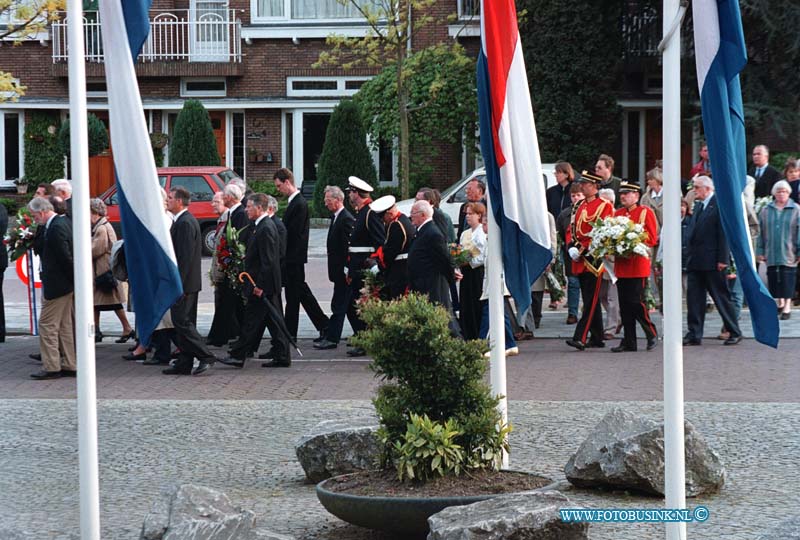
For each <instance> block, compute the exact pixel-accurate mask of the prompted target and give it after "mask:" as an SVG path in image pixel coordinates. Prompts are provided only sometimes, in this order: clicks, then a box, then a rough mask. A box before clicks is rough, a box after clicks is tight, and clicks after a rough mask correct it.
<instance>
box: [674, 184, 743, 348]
mask: <svg viewBox="0 0 800 540" xmlns="http://www.w3.org/2000/svg"><path fill="white" fill-rule="evenodd" d="M693 183H694V190H695V193H697V197H696V199H695V200H696V201H697V202H696V203H695V208H694V213H693V214H692V221H691V222H690V223H689V231H688V233H687V235H688V258H687V261H686V271H687V272H686V308H687V315H686V322H687V327H688V332H687V333H686V336H684V338H683V344H684V345H700V344H701V343H702V340H703V324H704V322H705V316H706V293H708V294H710V295H711V298H712V299H713V300H714V304H715V305H716V306H717V311H718V312H719V315H720V317H721V318H722V322H723V323H724V324H725V328H726V329H727V330H728V331H729V332H730V337H729V338H728V339H727V340H725V345H736V344H737V343H739V342H740V341H741V340H742V332H741V330H740V329H739V321H738V320H736V317H735V315H734V311H733V306H732V305H731V296H730V290H729V289H728V285H727V283H726V273H727V272H726V269H727V267H728V265H730V251H729V249H728V242H727V240H726V239H725V233H724V231H723V230H722V223H721V221H720V218H719V208H718V207H717V198H716V197H715V196H714V184H713V182H712V181H711V178H709V177H708V176H698V177H696V178H695V179H694V182H693Z"/></svg>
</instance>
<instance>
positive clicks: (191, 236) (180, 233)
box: [162, 187, 216, 375]
mask: <svg viewBox="0 0 800 540" xmlns="http://www.w3.org/2000/svg"><path fill="white" fill-rule="evenodd" d="M191 200H192V196H191V194H190V193H189V192H188V191H187V190H186V188H183V187H176V188H173V189H171V190H170V192H169V194H168V195H167V210H169V211H170V213H171V214H172V219H173V224H172V228H171V229H170V236H171V237H172V246H173V248H174V249H175V259H176V262H177V263H178V273H179V274H180V276H181V285H182V286H183V295H182V296H181V297H180V298H179V299H178V301H177V302H175V304H174V305H173V306H172V309H171V310H170V315H171V316H172V324H173V326H174V327H175V343H176V345H177V346H178V348H179V349H180V353H179V354H178V358H177V360H176V361H175V365H173V366H172V367H170V368H167V369H165V370H163V371H162V373H164V374H165V375H199V374H201V373H204V372H205V371H208V368H210V367H211V366H212V365H213V364H214V362H215V361H216V358H215V357H214V355H213V354H212V353H211V351H209V350H208V347H206V344H205V340H203V338H202V337H200V334H199V333H198V332H197V328H196V326H195V325H196V323H197V294H198V293H199V292H200V290H201V289H202V288H203V286H202V271H201V270H200V256H201V254H202V251H203V239H202V236H201V235H200V224H198V223H197V219H195V217H194V216H193V215H192V214H190V213H189V211H188V208H189V203H190V202H191ZM195 358H197V359H198V360H199V361H200V364H199V365H198V366H197V368H195V369H194V371H192V365H193V364H194V359H195Z"/></svg>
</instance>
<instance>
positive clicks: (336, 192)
mask: <svg viewBox="0 0 800 540" xmlns="http://www.w3.org/2000/svg"><path fill="white" fill-rule="evenodd" d="M325 195H330V196H331V197H333V198H334V199H336V200H337V201H344V191H342V188H340V187H339V186H325Z"/></svg>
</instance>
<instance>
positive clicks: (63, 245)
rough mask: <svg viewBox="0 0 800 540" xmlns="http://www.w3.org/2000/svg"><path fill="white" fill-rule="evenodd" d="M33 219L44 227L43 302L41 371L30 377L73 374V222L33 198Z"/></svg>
mask: <svg viewBox="0 0 800 540" xmlns="http://www.w3.org/2000/svg"><path fill="white" fill-rule="evenodd" d="M28 209H29V210H30V211H31V214H32V215H33V219H34V220H35V221H36V223H38V224H39V228H40V229H43V231H44V232H43V233H42V241H41V245H40V246H41V252H40V255H41V264H42V270H41V278H42V296H43V298H44V304H43V305H42V312H41V314H40V316H39V348H40V349H41V355H42V370H41V371H39V372H37V373H33V374H32V375H31V378H33V379H37V380H42V379H57V378H59V377H65V376H66V377H74V376H75V373H76V369H77V367H76V366H77V363H76V359H75V340H74V334H75V329H74V327H73V325H74V317H75V311H74V296H75V295H74V277H73V266H72V265H73V259H72V225H71V224H70V221H69V218H67V217H65V216H60V215H58V214H56V213H55V211H54V210H53V205H52V203H50V201H49V200H47V199H44V198H41V197H35V198H34V199H33V200H31V202H30V203H28Z"/></svg>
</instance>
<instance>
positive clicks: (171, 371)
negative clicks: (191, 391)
mask: <svg viewBox="0 0 800 540" xmlns="http://www.w3.org/2000/svg"><path fill="white" fill-rule="evenodd" d="M161 373H163V374H164V375H191V374H192V372H191V371H182V370H179V369H176V368H174V367H170V368H167V369H162V370H161Z"/></svg>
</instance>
